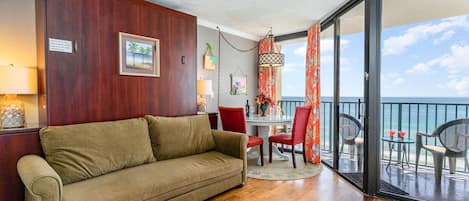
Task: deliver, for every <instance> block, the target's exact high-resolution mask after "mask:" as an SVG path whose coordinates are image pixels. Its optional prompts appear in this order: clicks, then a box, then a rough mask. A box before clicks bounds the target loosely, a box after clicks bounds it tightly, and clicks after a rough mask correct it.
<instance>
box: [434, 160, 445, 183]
mask: <svg viewBox="0 0 469 201" xmlns="http://www.w3.org/2000/svg"><path fill="white" fill-rule="evenodd" d="M443 159H444V155H443V154H440V153H433V165H434V166H435V167H434V168H435V169H434V171H435V183H436V184H437V185H440V184H441V172H442V171H443Z"/></svg>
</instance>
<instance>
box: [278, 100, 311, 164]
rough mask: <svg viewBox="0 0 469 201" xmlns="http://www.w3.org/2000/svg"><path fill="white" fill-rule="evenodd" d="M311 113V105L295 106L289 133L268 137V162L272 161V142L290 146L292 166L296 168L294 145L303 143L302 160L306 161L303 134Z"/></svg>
mask: <svg viewBox="0 0 469 201" xmlns="http://www.w3.org/2000/svg"><path fill="white" fill-rule="evenodd" d="M310 113H311V107H310V106H306V107H296V110H295V119H293V128H292V132H291V134H287V133H279V134H277V135H274V136H270V137H269V163H272V143H278V144H282V145H283V144H285V145H290V146H291V147H292V149H291V153H292V162H293V168H296V163H295V145H297V144H300V143H301V144H303V160H304V162H305V163H306V152H305V135H306V127H307V125H308V119H309V114H310Z"/></svg>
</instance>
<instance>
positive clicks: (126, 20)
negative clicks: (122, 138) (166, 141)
mask: <svg viewBox="0 0 469 201" xmlns="http://www.w3.org/2000/svg"><path fill="white" fill-rule="evenodd" d="M36 20H37V26H36V29H37V48H38V51H37V54H38V69H39V73H38V76H39V79H38V81H39V104H40V108H39V113H40V115H39V116H40V122H41V126H47V125H65V124H75V123H84V122H96V121H107V120H118V119H127V118H132V117H141V116H143V115H145V114H153V115H165V116H182V115H191V114H196V112H197V104H196V82H197V77H196V76H197V75H196V74H197V69H196V51H197V47H196V37H197V33H196V31H197V30H196V18H195V17H194V16H190V15H187V14H184V13H180V12H177V11H174V10H170V9H168V8H164V7H160V6H157V5H154V4H151V3H148V2H145V1H143V0H99V1H96V0H66V1H64V0H36ZM119 32H127V33H132V34H137V35H142V36H147V37H153V38H158V39H160V43H161V44H160V58H161V61H160V67H161V77H159V78H149V77H132V76H120V75H119V73H118V65H119V60H118V57H119V53H118V44H119V41H118V33H119ZM49 38H58V39H65V40H71V41H76V42H77V43H78V50H77V51H76V52H74V53H73V54H68V53H58V52H50V51H47V50H48V39H49ZM182 56H185V58H186V59H185V61H186V62H185V64H182V63H181V57H182ZM38 130H39V128H36V129H34V130H31V129H26V130H20V131H15V132H13V133H11V132H4V131H2V132H0V178H1V179H0V201H3V200H5V201H20V200H24V186H23V184H22V183H21V180H20V178H19V177H18V174H17V171H16V163H17V161H18V159H19V158H20V157H21V156H23V155H26V154H39V155H42V150H41V146H40V143H39V136H38Z"/></svg>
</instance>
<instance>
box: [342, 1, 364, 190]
mask: <svg viewBox="0 0 469 201" xmlns="http://www.w3.org/2000/svg"><path fill="white" fill-rule="evenodd" d="M339 20H340V65H339V67H340V78H339V80H340V106H339V113H340V114H339V125H338V126H339V146H340V147H339V172H340V173H342V174H343V175H344V176H345V177H347V178H348V179H350V180H351V181H352V182H353V183H355V184H356V185H358V186H360V187H361V186H362V183H363V129H362V128H363V123H364V122H363V119H364V118H363V114H362V113H363V107H364V105H363V100H364V98H363V95H364V72H365V69H364V36H365V34H364V23H365V19H364V3H363V2H362V3H360V4H358V5H357V6H355V7H354V8H352V9H351V10H350V11H348V12H346V13H345V14H344V15H342V16H341V17H340V18H339Z"/></svg>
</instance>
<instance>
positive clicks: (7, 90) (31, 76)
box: [0, 66, 37, 94]
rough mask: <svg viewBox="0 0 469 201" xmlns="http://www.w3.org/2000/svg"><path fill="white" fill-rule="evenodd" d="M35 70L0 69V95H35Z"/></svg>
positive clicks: (10, 67) (11, 67) (9, 67)
mask: <svg viewBox="0 0 469 201" xmlns="http://www.w3.org/2000/svg"><path fill="white" fill-rule="evenodd" d="M36 93H37V70H36V69H35V68H25V67H13V66H7V67H0V94H36Z"/></svg>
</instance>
